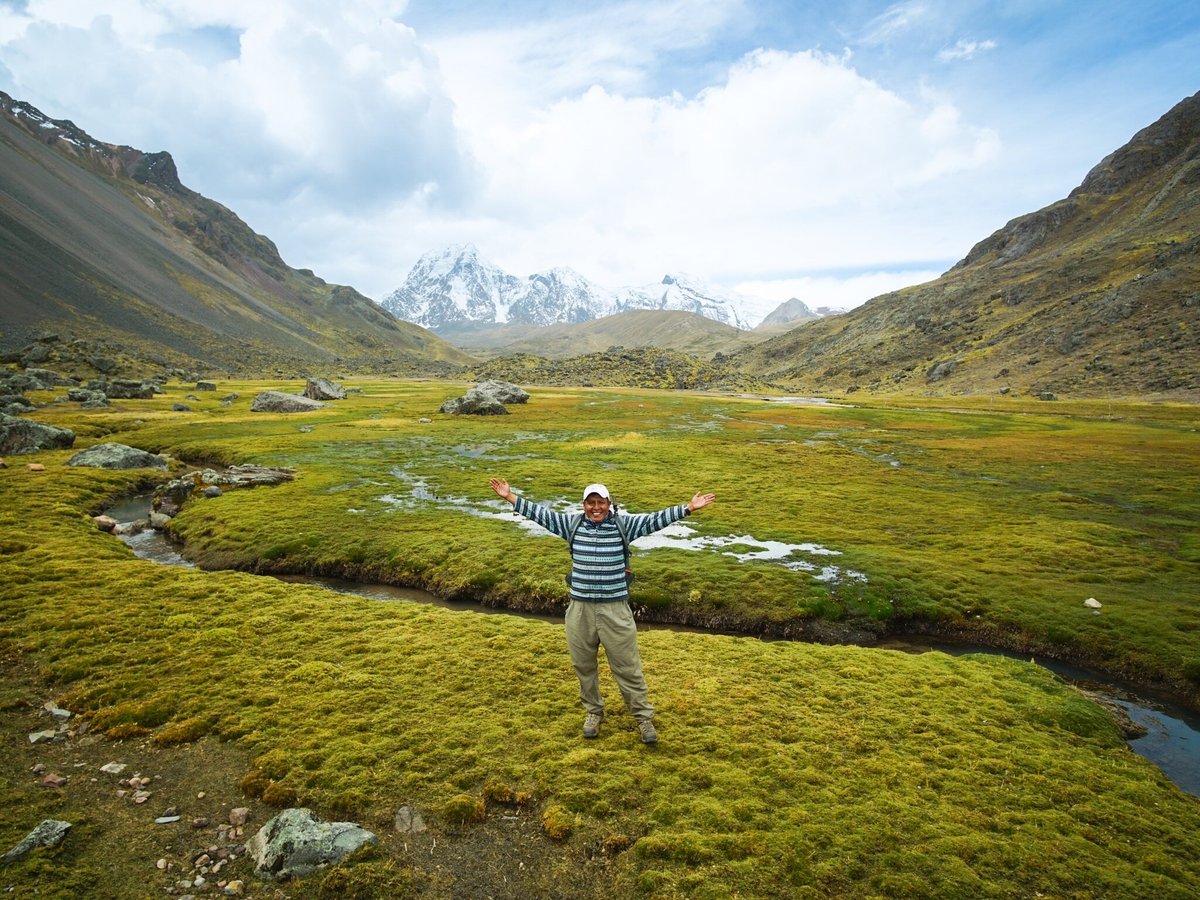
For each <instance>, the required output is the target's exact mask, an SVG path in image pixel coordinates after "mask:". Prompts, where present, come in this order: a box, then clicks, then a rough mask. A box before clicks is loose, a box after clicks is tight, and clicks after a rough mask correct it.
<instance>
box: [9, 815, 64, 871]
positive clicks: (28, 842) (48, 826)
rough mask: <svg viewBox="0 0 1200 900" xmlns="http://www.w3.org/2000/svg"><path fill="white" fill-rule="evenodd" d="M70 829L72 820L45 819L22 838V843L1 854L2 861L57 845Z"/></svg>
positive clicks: (18, 857) (13, 860) (13, 859)
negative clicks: (40, 848)
mask: <svg viewBox="0 0 1200 900" xmlns="http://www.w3.org/2000/svg"><path fill="white" fill-rule="evenodd" d="M70 830H71V823H70V822H63V821H60V820H59V819H43V820H42V822H41V824H39V825H38V826H37V828H35V829H33V831H31V832H29V834H27V835H25V837H24V838H22V839H21V842H20V843H18V844H17V845H16V846H15V847H13V848H12V849H11V850H9V851H8V852H7V853H5V854H4V855H3V856H0V862H6V863H9V862H15V861H16V860H18V859H20V858H21V857H23V856H25V855H27V854H28V853H29V852H30V851H32V850H35V849H36V848H38V847H57V846H58V845H59V844H61V843H62V840H63V838H65V837H66V836H67V832H68V831H70Z"/></svg>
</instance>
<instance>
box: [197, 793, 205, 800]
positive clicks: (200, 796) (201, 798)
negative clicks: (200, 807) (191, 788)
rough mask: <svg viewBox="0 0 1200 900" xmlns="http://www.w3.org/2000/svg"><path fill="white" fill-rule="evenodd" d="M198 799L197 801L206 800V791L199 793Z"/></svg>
mask: <svg viewBox="0 0 1200 900" xmlns="http://www.w3.org/2000/svg"><path fill="white" fill-rule="evenodd" d="M196 799H197V800H203V799H204V791H201V792H200V793H198V794H197V795H196Z"/></svg>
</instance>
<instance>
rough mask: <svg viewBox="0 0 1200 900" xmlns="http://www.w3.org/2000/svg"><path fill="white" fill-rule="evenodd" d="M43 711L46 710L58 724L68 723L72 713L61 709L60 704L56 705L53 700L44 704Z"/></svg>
mask: <svg viewBox="0 0 1200 900" xmlns="http://www.w3.org/2000/svg"><path fill="white" fill-rule="evenodd" d="M42 709H44V710H45V711H46V712H48V713H50V718H52V719H54V720H55V721H57V722H65V721H67V719H69V718H71V713H70V712H68V711H67V710H65V709H62V708H61V707H59V705H58V704H56V703H55V702H54V701H52V700H47V701H46V702H45V703H43V704H42Z"/></svg>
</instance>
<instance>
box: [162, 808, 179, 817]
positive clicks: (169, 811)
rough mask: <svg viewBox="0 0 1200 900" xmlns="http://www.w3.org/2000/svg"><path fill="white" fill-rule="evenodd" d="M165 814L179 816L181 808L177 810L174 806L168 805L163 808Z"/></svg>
mask: <svg viewBox="0 0 1200 900" xmlns="http://www.w3.org/2000/svg"><path fill="white" fill-rule="evenodd" d="M163 815H164V816H178V815H179V810H177V809H176V808H175V807H174V806H168V807H167V808H166V809H164V810H163Z"/></svg>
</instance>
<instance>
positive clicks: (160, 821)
mask: <svg viewBox="0 0 1200 900" xmlns="http://www.w3.org/2000/svg"><path fill="white" fill-rule="evenodd" d="M178 821H179V816H159V817H158V818H157V819H155V820H154V824H155V825H170V824H171V823H173V822H178Z"/></svg>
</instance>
